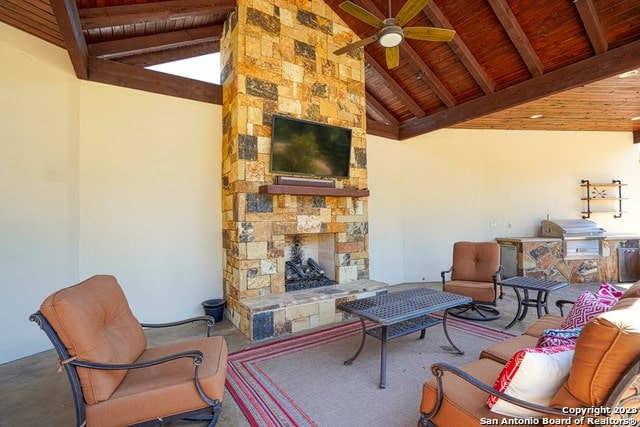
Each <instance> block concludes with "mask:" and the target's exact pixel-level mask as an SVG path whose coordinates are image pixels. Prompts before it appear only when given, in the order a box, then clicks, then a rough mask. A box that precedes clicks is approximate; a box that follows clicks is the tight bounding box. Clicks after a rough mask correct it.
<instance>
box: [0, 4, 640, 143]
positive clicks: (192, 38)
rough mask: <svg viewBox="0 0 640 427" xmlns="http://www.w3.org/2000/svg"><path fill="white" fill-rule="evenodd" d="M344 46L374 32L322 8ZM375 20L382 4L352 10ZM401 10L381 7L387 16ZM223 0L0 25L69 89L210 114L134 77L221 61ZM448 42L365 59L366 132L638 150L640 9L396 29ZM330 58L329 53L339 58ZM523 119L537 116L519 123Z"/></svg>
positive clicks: (102, 7)
mask: <svg viewBox="0 0 640 427" xmlns="http://www.w3.org/2000/svg"><path fill="white" fill-rule="evenodd" d="M325 1H326V3H327V4H328V5H329V6H330V7H331V8H332V9H333V10H334V11H335V12H336V13H337V14H338V15H339V16H340V17H341V18H342V19H343V20H344V23H346V25H348V26H349V27H350V28H351V29H352V30H353V31H354V33H355V35H356V37H354V41H356V40H358V37H359V38H366V37H370V36H372V35H374V34H376V32H377V30H376V29H375V28H373V27H372V26H370V25H369V24H366V23H364V22H362V21H360V20H358V19H356V18H354V17H353V16H351V15H349V14H347V13H346V12H344V11H343V10H342V9H341V8H340V7H339V5H340V3H342V1H343V0H325ZM353 2H354V3H356V4H357V5H359V6H361V7H362V8H364V9H366V10H367V11H369V12H371V13H372V14H373V15H374V16H376V17H377V18H379V19H381V20H383V19H385V18H386V17H388V15H389V11H388V6H389V2H388V0H353ZM405 3H406V2H405V1H404V0H402V1H392V2H391V16H394V17H395V16H396V15H397V13H398V12H399V11H400V9H401V8H402V6H403V5H404V4H405ZM235 6H236V4H235V1H231V0H165V1H153V0H75V1H74V0H0V21H3V22H5V23H7V24H9V25H12V26H14V27H16V28H19V29H21V30H23V31H26V32H28V33H30V34H32V35H34V36H36V37H39V38H41V39H43V40H46V41H48V42H50V43H53V44H55V45H57V46H60V47H62V48H65V49H66V50H67V51H68V52H69V57H70V59H71V62H72V64H73V67H74V70H75V72H76V75H77V76H78V78H81V79H87V80H92V81H99V82H103V83H109V84H115V85H120V86H126V87H131V88H135V89H141V90H147V91H151V92H158V93H163V94H166V95H171V96H179V97H185V98H189V99H196V100H199V101H204V102H211V103H216V104H220V103H221V102H222V91H221V88H220V86H219V85H215V84H211V83H204V82H200V81H196V80H192V79H187V78H183V77H177V76H169V75H167V74H164V73H160V72H156V71H151V70H147V69H145V68H144V67H145V66H149V65H155V64H160V63H164V62H169V61H173V60H177V59H184V58H189V57H195V56H199V55H203V54H206V53H213V52H217V51H219V49H220V43H219V42H220V37H221V34H222V25H223V24H224V22H225V20H226V19H227V17H228V16H229V14H230V12H232V11H233V10H234V8H235ZM414 26H427V27H431V26H434V27H442V28H448V29H453V30H455V31H456V35H455V37H454V38H453V40H452V41H450V42H431V41H420V40H409V39H405V40H404V41H402V43H401V44H400V47H399V51H400V63H399V65H398V66H397V67H394V68H391V69H389V68H388V67H387V64H386V60H385V52H384V48H382V47H381V46H380V45H379V44H378V43H376V42H374V43H371V44H368V45H367V46H366V47H365V48H364V50H363V49H358V50H356V51H354V52H353V53H347V55H359V56H362V55H364V56H363V57H364V60H365V62H366V68H365V70H366V71H365V77H366V91H367V131H368V133H370V134H375V135H380V136H385V137H389V138H393V139H399V140H402V139H406V138H410V137H414V136H418V135H421V134H424V133H427V132H431V131H434V130H437V129H441V128H445V127H458V128H475V129H486V128H490V129H549V130H609V131H626V132H633V133H634V139H635V140H636V142H640V120H638V119H636V120H631V119H632V118H634V117H636V118H637V117H640V74H636V75H632V76H631V77H629V78H624V79H623V78H619V77H618V75H619V74H621V73H623V72H628V71H632V70H638V69H640V1H638V0H615V1H613V0H573V1H572V0H432V1H431V2H429V3H428V4H427V5H426V6H425V7H424V8H423V9H422V10H420V11H419V12H418V13H417V14H416V15H415V17H413V18H412V19H411V20H410V21H409V22H408V23H406V24H405V25H404V27H405V28H406V27H414ZM340 47H342V46H336V49H337V48H340ZM532 115H542V117H541V118H538V119H532V118H530V117H531V116H532Z"/></svg>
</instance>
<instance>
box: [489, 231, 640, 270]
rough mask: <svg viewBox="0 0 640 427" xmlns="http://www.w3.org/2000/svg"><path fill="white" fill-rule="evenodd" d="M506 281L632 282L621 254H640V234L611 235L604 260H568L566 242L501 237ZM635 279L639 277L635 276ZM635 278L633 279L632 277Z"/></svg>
mask: <svg viewBox="0 0 640 427" xmlns="http://www.w3.org/2000/svg"><path fill="white" fill-rule="evenodd" d="M495 240H496V242H498V244H499V245H500V255H501V264H502V266H503V277H513V276H522V277H539V278H540V277H542V278H547V279H551V280H559V281H566V282H569V283H591V282H600V281H607V282H611V283H617V282H620V281H628V280H630V279H629V278H628V277H626V275H624V274H622V275H621V273H624V270H625V269H624V268H623V267H621V266H620V260H621V258H620V256H619V251H633V250H635V251H639V252H640V250H638V249H625V248H638V247H640V233H634V232H630V233H608V234H606V235H605V236H604V238H602V241H603V244H602V253H601V255H600V256H592V257H585V258H584V259H575V258H574V259H569V258H565V257H564V248H563V241H562V239H561V238H556V237H542V236H528V237H497V238H496V239H495ZM634 277H635V276H634ZM632 278H633V277H632Z"/></svg>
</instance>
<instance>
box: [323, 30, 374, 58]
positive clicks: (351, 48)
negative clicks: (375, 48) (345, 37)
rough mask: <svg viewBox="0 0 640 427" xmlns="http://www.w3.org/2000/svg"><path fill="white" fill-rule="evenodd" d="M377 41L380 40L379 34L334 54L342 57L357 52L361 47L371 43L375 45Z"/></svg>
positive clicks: (342, 48)
mask: <svg viewBox="0 0 640 427" xmlns="http://www.w3.org/2000/svg"><path fill="white" fill-rule="evenodd" d="M376 40H378V34H374V35H372V36H371V37H367V38H366V39H362V40H360V41H357V42H355V43H351V44H348V45H346V46H345V47H341V48H340V49H338V50H336V51H335V52H333V54H334V55H342V54H343V53H347V52H351V51H352V50H356V49H357V48H359V47H362V46H366V45H368V44H369V43H373V42H374V41H376Z"/></svg>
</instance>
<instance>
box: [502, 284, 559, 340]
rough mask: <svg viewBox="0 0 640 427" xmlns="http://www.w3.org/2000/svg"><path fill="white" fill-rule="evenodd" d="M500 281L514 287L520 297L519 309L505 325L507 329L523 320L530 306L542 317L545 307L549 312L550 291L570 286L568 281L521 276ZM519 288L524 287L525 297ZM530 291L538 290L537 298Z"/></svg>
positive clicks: (518, 297) (546, 311) (545, 310)
mask: <svg viewBox="0 0 640 427" xmlns="http://www.w3.org/2000/svg"><path fill="white" fill-rule="evenodd" d="M498 283H499V284H500V285H502V286H508V287H511V288H513V290H514V291H515V293H516V298H517V299H518V311H517V312H516V316H515V317H514V318H513V320H512V321H511V323H509V324H508V325H507V326H506V327H505V329H509V328H510V327H512V326H513V325H515V323H516V322H517V321H521V320H523V319H524V318H525V316H526V315H527V310H528V309H529V307H535V308H536V312H537V314H538V318H540V317H542V310H543V309H544V312H545V313H546V314H549V307H548V305H547V300H548V299H549V293H551V292H553V291H557V290H558V289H562V288H564V287H566V286H569V284H568V283H567V282H559V281H556V280H547V279H536V278H535V277H521V276H514V277H510V278H508V279H504V280H501V281H500V282H498ZM518 289H522V290H523V291H524V298H522V297H521V296H520V291H519V290H518ZM529 291H537V292H538V295H537V297H536V298H535V299H533V298H530V297H529Z"/></svg>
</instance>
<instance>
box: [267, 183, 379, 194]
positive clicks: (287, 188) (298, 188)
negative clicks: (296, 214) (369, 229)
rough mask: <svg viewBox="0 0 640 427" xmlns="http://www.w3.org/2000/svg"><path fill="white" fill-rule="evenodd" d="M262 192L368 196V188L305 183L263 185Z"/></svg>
mask: <svg viewBox="0 0 640 427" xmlns="http://www.w3.org/2000/svg"><path fill="white" fill-rule="evenodd" d="M258 191H259V192H260V193H261V194H292V195H295V196H334V197H368V196H369V190H368V189H363V190H360V189H357V188H324V187H306V186H303V185H275V184H271V185H261V186H260V187H259V189H258Z"/></svg>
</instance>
